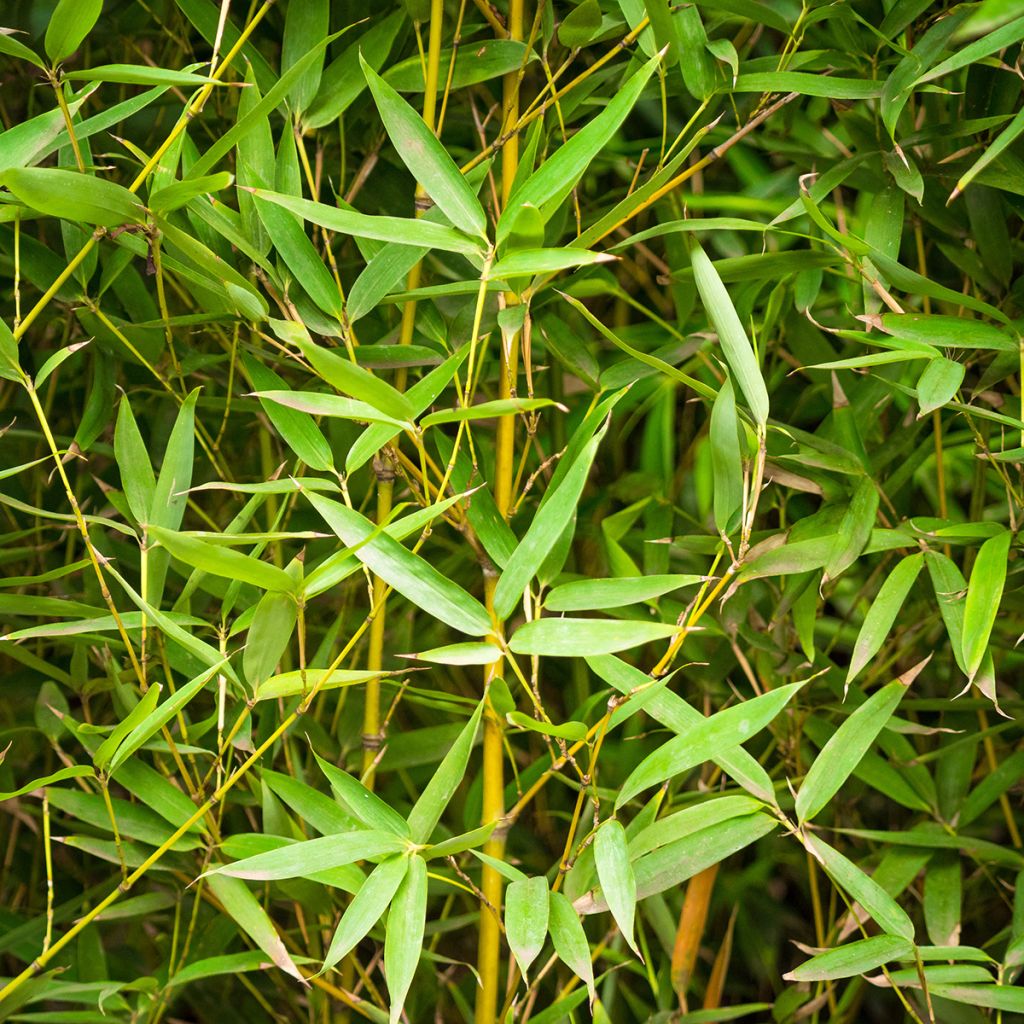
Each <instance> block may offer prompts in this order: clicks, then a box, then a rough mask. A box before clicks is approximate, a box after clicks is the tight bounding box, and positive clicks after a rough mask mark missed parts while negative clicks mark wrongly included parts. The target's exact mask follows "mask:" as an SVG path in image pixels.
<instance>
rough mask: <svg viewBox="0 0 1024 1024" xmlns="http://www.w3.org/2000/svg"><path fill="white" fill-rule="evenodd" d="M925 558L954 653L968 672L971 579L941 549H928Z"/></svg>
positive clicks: (965, 671) (960, 664)
mask: <svg viewBox="0 0 1024 1024" xmlns="http://www.w3.org/2000/svg"><path fill="white" fill-rule="evenodd" d="M924 557H925V562H926V564H927V566H928V574H929V575H930V576H931V578H932V587H933V589H934V590H935V598H936V600H937V601H938V604H939V612H940V613H941V615H942V621H943V622H944V623H945V624H946V633H947V634H948V635H949V643H950V647H951V648H952V649H953V657H954V658H955V659H956V663H957V664H958V665H959V666H960V670H961V671H962V672H964V673H965V674H966V673H967V667H966V664H965V662H964V655H963V649H964V604H965V601H964V599H965V597H966V594H967V581H966V580H965V579H964V577H963V574H962V573H961V572H960V570H959V569H958V568H957V567H956V564H955V563H954V562H953V561H952V559H950V558H948V557H947V556H946V555H944V554H942V553H941V552H938V551H926V552H925V556H924Z"/></svg>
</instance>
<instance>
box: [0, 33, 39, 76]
mask: <svg viewBox="0 0 1024 1024" xmlns="http://www.w3.org/2000/svg"><path fill="white" fill-rule="evenodd" d="M13 31H14V29H9V28H4V29H0V53H6V54H7V55H8V56H9V57H15V58H16V59H18V60H27V61H28V62H29V63H30V64H35V66H36V67H37V68H44V67H46V64H45V63H44V61H43V58H42V57H40V56H39V54H38V53H36V52H35V51H34V50H31V49H29V48H28V47H27V46H26V45H25V44H24V43H23V42H21V41H20V40H18V39H15V38H14V36H13V35H12V34H11V33H12V32H13Z"/></svg>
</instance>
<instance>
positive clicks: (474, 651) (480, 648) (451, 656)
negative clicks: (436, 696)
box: [402, 641, 502, 665]
mask: <svg viewBox="0 0 1024 1024" xmlns="http://www.w3.org/2000/svg"><path fill="white" fill-rule="evenodd" d="M501 655H502V651H501V648H500V647H496V646H495V645H494V644H491V643H474V642H472V641H471V642H469V643H463V644H446V645H445V646H444V647H433V648H431V649H430V650H429V651H419V652H418V653H416V654H407V655H402V657H407V658H415V659H416V660H417V661H429V662H433V663H434V664H435V665H493V664H494V663H495V662H496V661H498V660H499V659H500V658H501Z"/></svg>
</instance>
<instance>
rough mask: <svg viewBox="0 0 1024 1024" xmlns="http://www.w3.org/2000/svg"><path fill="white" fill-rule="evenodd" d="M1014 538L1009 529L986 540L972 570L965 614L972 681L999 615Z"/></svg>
mask: <svg viewBox="0 0 1024 1024" xmlns="http://www.w3.org/2000/svg"><path fill="white" fill-rule="evenodd" d="M1011 536H1012V535H1011V534H1010V532H1009V531H1008V530H1007V531H1004V532H1003V533H1000V534H997V535H996V536H995V537H990V538H989V539H988V540H987V541H985V543H984V544H982V545H981V548H980V550H979V551H978V557H977V560H976V561H975V563H974V568H973V569H972V570H971V581H970V583H969V584H968V585H967V601H966V603H965V604H964V613H963V614H964V618H963V664H964V671H965V672H966V673H967V675H968V676H970V677H971V678H972V679H973V678H974V677H975V676H976V675H977V673H978V669H980V668H981V663H982V661H983V660H984V658H985V652H986V651H987V650H988V642H989V638H990V637H991V635H992V627H993V626H994V625H995V622H996V616H997V615H998V614H999V602H1000V601H1001V600H1002V597H1003V587H1004V585H1005V584H1006V563H1007V558H1008V556H1009V553H1010V540H1011Z"/></svg>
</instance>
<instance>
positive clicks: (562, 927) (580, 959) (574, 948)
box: [548, 892, 597, 1005]
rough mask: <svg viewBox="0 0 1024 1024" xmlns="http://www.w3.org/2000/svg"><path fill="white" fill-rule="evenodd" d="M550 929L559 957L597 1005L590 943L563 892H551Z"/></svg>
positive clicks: (591, 1000)
mask: <svg viewBox="0 0 1024 1024" xmlns="http://www.w3.org/2000/svg"><path fill="white" fill-rule="evenodd" d="M548 928H549V929H550V931H551V941H552V942H553V943H554V946H555V952H556V953H557V954H558V958H559V960H561V961H562V963H564V964H565V966H566V967H568V968H569V970H570V971H572V972H573V974H575V975H576V976H577V977H578V978H579V979H580V980H581V981H582V982H583V983H584V984H585V985H586V986H587V992H588V994H589V995H590V1003H591V1005H593V1004H594V1001H595V1000H596V999H597V992H596V990H595V988H594V968H593V966H592V965H591V963H590V946H589V945H588V944H587V935H586V932H584V931H583V925H582V924H581V923H580V919H579V918H578V917H577V916H576V911H575V910H573V908H572V904H571V903H570V902H569V901H568V900H567V899H566V898H565V896H564V895H563V894H562V893H560V892H552V893H551V894H550V900H549V903H548Z"/></svg>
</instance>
